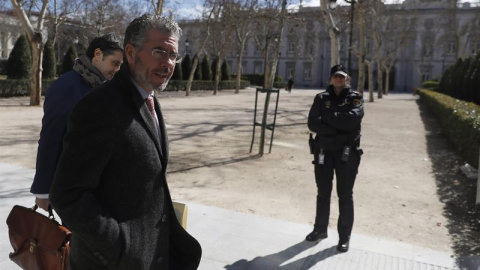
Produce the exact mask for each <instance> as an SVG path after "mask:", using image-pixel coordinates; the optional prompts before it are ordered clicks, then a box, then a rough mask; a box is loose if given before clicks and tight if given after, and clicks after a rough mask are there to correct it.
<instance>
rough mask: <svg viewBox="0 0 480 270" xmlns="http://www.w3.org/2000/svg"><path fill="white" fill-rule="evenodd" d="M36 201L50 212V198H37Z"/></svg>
mask: <svg viewBox="0 0 480 270" xmlns="http://www.w3.org/2000/svg"><path fill="white" fill-rule="evenodd" d="M35 203H36V204H37V205H38V207H40V208H42V209H43V210H45V211H47V212H48V207H49V206H50V200H49V199H41V198H35Z"/></svg>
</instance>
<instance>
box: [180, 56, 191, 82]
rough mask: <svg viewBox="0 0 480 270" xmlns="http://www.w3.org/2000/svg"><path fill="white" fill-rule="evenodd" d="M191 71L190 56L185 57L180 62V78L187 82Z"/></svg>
mask: <svg viewBox="0 0 480 270" xmlns="http://www.w3.org/2000/svg"><path fill="white" fill-rule="evenodd" d="M191 70H192V60H191V59H190V55H188V54H187V55H185V57H184V58H183V60H182V78H183V79H185V80H187V79H188V77H189V76H190V71H191Z"/></svg>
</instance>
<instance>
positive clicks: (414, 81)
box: [180, 0, 480, 91]
mask: <svg viewBox="0 0 480 270" xmlns="http://www.w3.org/2000/svg"><path fill="white" fill-rule="evenodd" d="M449 2H450V1H448V0H405V1H404V2H403V3H402V4H395V5H385V12H384V14H385V15H383V17H384V18H382V20H381V22H382V32H383V33H384V36H383V43H382V45H381V46H380V47H379V48H376V47H375V45H374V42H373V41H372V38H369V37H368V34H369V33H367V41H366V46H367V47H366V52H367V54H366V58H367V59H368V58H369V57H370V58H371V57H373V55H374V53H375V51H378V50H387V49H386V48H388V47H395V46H397V47H396V48H395V55H394V57H393V58H392V59H391V61H392V68H391V72H390V74H389V78H390V79H389V80H390V87H389V90H396V91H413V88H414V87H417V86H419V85H421V83H422V82H423V81H427V80H433V79H439V78H440V77H441V75H442V73H443V71H444V70H445V69H446V68H448V67H449V66H450V65H453V64H454V63H455V62H456V61H457V59H458V58H460V57H463V58H464V57H469V56H474V55H476V54H477V53H478V52H479V51H480V23H479V20H480V7H479V6H475V5H471V4H469V3H464V4H462V5H461V6H458V7H457V8H452V7H451V6H450V5H449ZM289 15H294V16H295V18H296V20H287V23H286V25H285V27H284V29H283V33H282V39H281V43H280V51H279V61H278V65H277V71H276V72H277V74H278V75H280V76H282V77H283V78H284V79H285V80H287V79H288V78H290V77H293V78H294V81H295V87H301V88H324V87H326V86H327V85H328V79H329V71H330V63H331V59H330V46H331V45H330V37H329V34H328V31H327V28H326V26H325V24H324V22H323V19H322V18H321V14H320V10H319V8H318V7H317V8H315V7H304V8H303V7H300V8H299V9H297V10H294V11H290V13H289ZM347 18H348V17H347ZM393 18H395V20H393ZM298 22H301V23H298ZM343 23H344V25H343V29H342V31H341V33H340V35H339V40H340V58H341V63H343V64H344V65H346V66H347V62H349V61H348V57H349V56H348V54H349V52H348V48H349V47H351V48H355V47H357V43H358V35H357V33H356V31H357V30H354V32H353V35H352V36H353V39H352V40H351V42H352V45H351V46H350V45H349V42H350V39H349V36H350V35H349V34H350V33H349V31H348V30H349V28H348V27H347V26H348V23H345V22H343ZM377 23H378V21H377ZM199 25H200V24H199V23H198V21H182V22H181V26H182V28H183V29H184V35H183V37H182V39H181V40H180V51H181V52H183V53H185V52H187V51H188V53H192V52H196V51H197V50H198V47H199V46H200V43H201V42H200V39H202V33H201V30H199V29H198V28H199V27H200V26H199ZM407 25H409V26H408V28H407ZM366 27H367V29H366V32H369V31H370V30H371V29H369V28H368V25H366ZM402 29H403V32H402V31H399V30H402ZM407 34H408V38H407V39H405V38H404V39H403V41H402V42H401V43H400V42H399V41H398V38H399V36H400V35H407ZM252 36H253V35H251V37H250V38H249V39H248V41H247V43H246V45H245V51H244V53H243V56H242V73H243V74H263V73H264V62H265V61H264V54H263V53H262V46H264V45H263V44H259V43H258V42H257V41H256V40H255V38H253V37H252ZM231 39H232V40H235V37H233V36H232V38H231ZM260 39H261V38H260ZM186 40H188V43H187V44H188V46H185V41H186ZM233 43H234V42H232V43H230V47H231V48H233V49H227V51H226V53H225V59H226V61H227V63H228V64H229V67H230V70H231V72H232V73H236V72H237V70H236V64H237V52H238V49H236V46H235V45H234V44H233ZM264 44H265V43H264ZM205 51H206V52H207V53H208V54H209V55H210V56H209V58H210V59H212V57H213V56H215V55H216V54H215V51H209V49H206V50H205ZM350 62H351V67H349V69H350V73H351V74H352V82H353V83H352V86H353V87H354V88H358V86H357V85H356V81H357V78H358V74H357V73H358V59H357V57H356V54H355V49H352V53H351V61H350ZM377 68H378V67H377V66H376V65H375V68H374V69H375V71H374V72H373V74H374V77H375V83H376V77H377V72H376V69H377ZM383 76H384V77H385V76H386V74H384V75H383ZM366 81H368V80H366ZM384 81H385V80H384ZM365 87H366V86H365ZM375 89H376V87H375Z"/></svg>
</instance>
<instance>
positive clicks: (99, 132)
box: [50, 15, 201, 270]
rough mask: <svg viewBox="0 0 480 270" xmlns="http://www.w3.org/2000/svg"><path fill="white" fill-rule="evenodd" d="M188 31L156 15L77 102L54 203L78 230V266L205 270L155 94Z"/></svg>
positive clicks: (133, 29)
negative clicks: (170, 175) (177, 202)
mask: <svg viewBox="0 0 480 270" xmlns="http://www.w3.org/2000/svg"><path fill="white" fill-rule="evenodd" d="M180 36H181V29H180V27H179V26H178V25H177V23H175V22H174V21H171V20H170V19H168V18H165V17H161V16H156V15H143V16H141V17H139V18H136V19H135V20H133V21H132V22H131V23H130V25H129V26H128V27H127V29H126V32H125V41H124V52H125V59H126V63H124V65H123V66H122V68H121V70H120V72H119V73H118V74H117V75H116V76H115V77H114V78H113V80H111V81H110V82H108V83H106V84H104V85H102V86H100V87H98V88H96V89H95V90H94V91H93V92H92V93H91V94H89V95H87V96H86V97H85V98H84V99H83V100H82V101H81V102H79V103H78V105H77V106H76V107H75V108H74V110H73V112H72V114H71V116H70V119H69V122H68V130H67V134H66V136H65V140H64V150H63V152H62V155H61V157H60V161H59V164H58V168H57V171H56V174H55V179H54V182H53V185H52V189H51V193H50V201H51V204H52V206H53V208H54V209H55V210H56V211H57V213H58V215H59V216H60V217H61V219H62V221H63V222H65V224H66V225H67V226H68V227H69V228H70V229H71V230H72V232H73V234H72V235H73V237H72V240H71V256H70V261H71V267H72V269H74V270H75V269H135V270H137V269H138V270H141V269H182V270H184V269H185V270H188V269H197V267H198V265H199V263H200V258H201V247H200V244H199V243H198V242H197V241H196V240H195V238H193V237H192V236H190V235H189V234H188V233H187V232H186V231H185V230H184V229H183V228H182V227H181V226H180V224H179V222H178V220H177V218H176V217H175V213H174V210H173V206H172V199H171V196H170V192H169V189H168V185H167V182H166V168H167V164H168V139H167V132H166V128H165V123H164V120H163V117H162V111H161V109H160V104H159V102H158V101H157V99H156V98H155V97H154V95H155V90H163V89H164V88H165V87H166V85H167V84H168V80H169V79H170V77H171V76H172V75H173V70H174V68H175V63H176V62H177V61H178V60H179V56H178V40H179V38H180Z"/></svg>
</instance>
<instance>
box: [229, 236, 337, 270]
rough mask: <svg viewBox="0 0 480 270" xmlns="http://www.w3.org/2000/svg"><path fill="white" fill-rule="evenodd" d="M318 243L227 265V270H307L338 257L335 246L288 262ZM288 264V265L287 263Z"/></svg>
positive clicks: (294, 246) (306, 244) (303, 243)
mask: <svg viewBox="0 0 480 270" xmlns="http://www.w3.org/2000/svg"><path fill="white" fill-rule="evenodd" d="M315 244H316V243H312V242H307V241H303V242H300V243H298V244H295V245H293V246H291V247H288V248H287V249H284V250H282V251H280V252H277V253H273V254H270V255H267V256H263V257H255V258H254V259H253V260H251V261H247V260H245V259H242V260H238V261H236V262H234V263H233V264H230V265H226V266H225V269H226V270H247V269H279V270H280V269H281V270H300V269H301V270H306V269H309V268H311V267H313V266H314V265H315V264H317V263H318V262H320V261H323V260H325V259H327V258H329V257H332V256H334V255H336V254H337V253H336V248H335V246H333V247H330V248H328V249H325V250H322V251H320V252H318V253H315V254H310V255H308V256H307V257H302V258H300V259H297V260H294V261H292V262H288V261H290V260H291V259H293V258H294V257H295V256H297V255H299V254H300V253H302V252H304V251H306V250H307V249H310V248H311V247H313V246H314V245H315ZM287 262H288V263H287Z"/></svg>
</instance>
